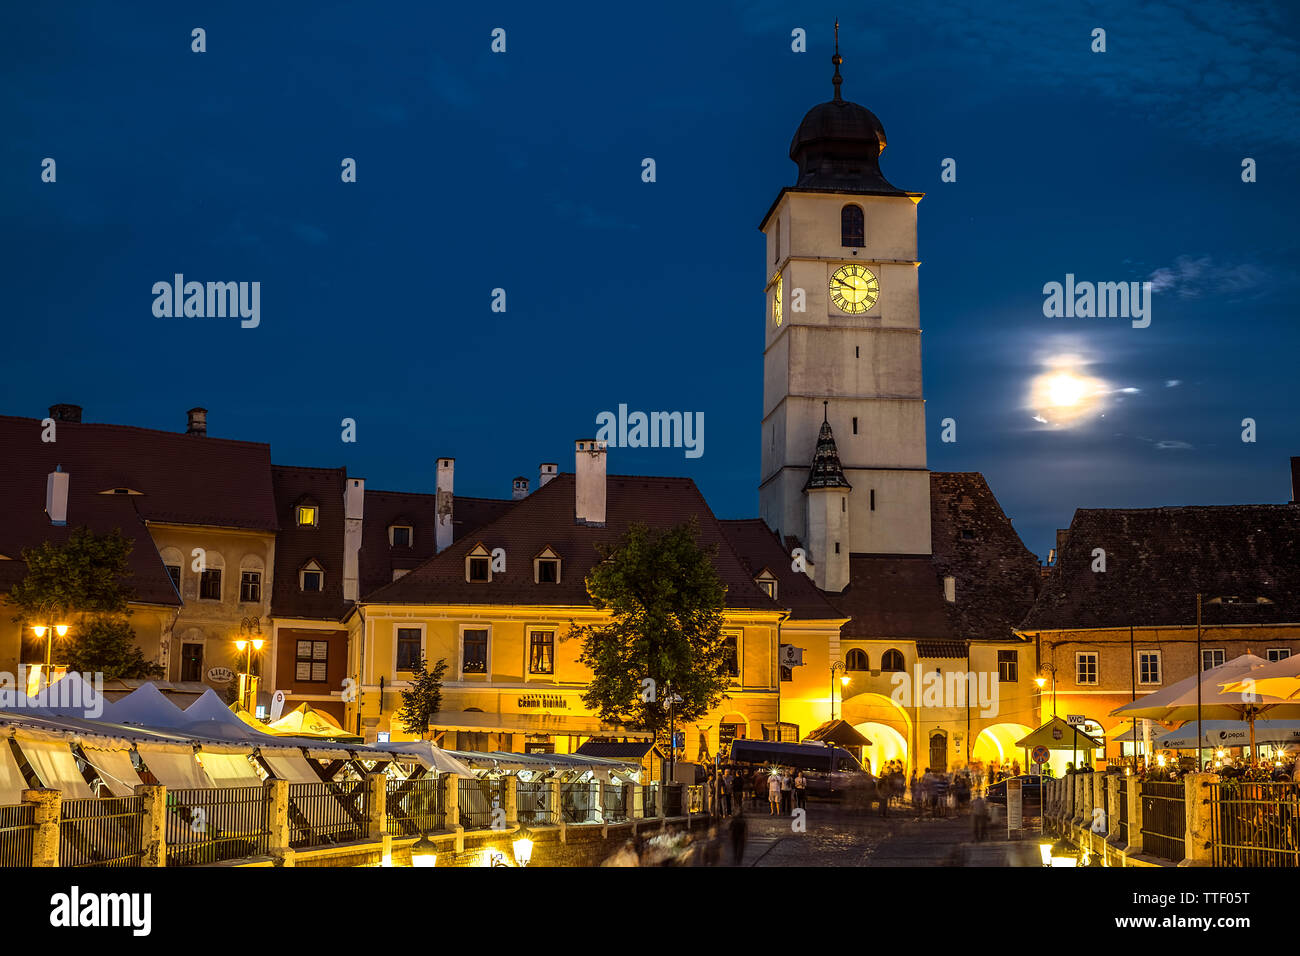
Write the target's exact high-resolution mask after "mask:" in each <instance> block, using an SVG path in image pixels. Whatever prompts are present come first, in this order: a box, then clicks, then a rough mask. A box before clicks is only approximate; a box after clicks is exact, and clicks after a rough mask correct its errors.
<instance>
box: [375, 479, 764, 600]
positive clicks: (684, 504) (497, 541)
mask: <svg viewBox="0 0 1300 956" xmlns="http://www.w3.org/2000/svg"><path fill="white" fill-rule="evenodd" d="M574 484H575V482H574V476H573V475H572V474H561V475H558V476H557V477H555V478H554V479H552V480H551V481H550V482H548V483H547V484H546V485H545V486H544V487H542V488H539V489H538V490H536V491H534V492H533V493H532V494H531V495H529V496H528V497H527V498H524V499H522V500H520V501H516V502H507V504H508V505H511V507H508V508H507V509H506V510H505V512H504V513H503V514H502V515H501V516H500V517H499V518H497V519H496V520H494V521H491V522H489V523H488V524H485V525H483V526H482V527H480V528H478V529H476V530H475V531H474V532H473V533H472V534H466V535H463V536H462V537H461V538H460V539H459V540H458V541H456V542H455V543H454V544H453V545H452V546H451V547H449V548H447V549H446V550H445V551H443V552H442V553H441V554H439V555H437V556H436V557H434V558H432V559H430V560H429V561H426V562H425V563H424V564H422V565H420V567H418V568H416V569H415V570H413V571H411V572H410V573H409V574H407V575H404V576H403V577H401V578H399V579H398V580H397V581H394V582H393V583H391V584H389V585H387V586H385V587H382V588H380V589H379V590H378V591H375V592H374V593H371V594H369V595H367V596H366V598H365V600H366V602H367V603H370V602H373V603H377V604H521V605H560V606H570V607H581V606H587V605H590V600H589V598H588V597H587V590H586V585H585V578H586V575H587V572H588V571H589V570H590V569H591V568H592V566H593V565H594V564H595V563H596V562H597V561H598V560H599V554H598V552H597V550H596V549H597V547H598V546H608V545H614V544H616V543H617V542H618V541H619V540H620V539H621V538H622V536H623V535H624V533H625V532H626V531H627V529H628V528H629V526H631V525H632V524H634V523H643V524H646V525H648V526H650V527H652V528H668V527H672V526H674V525H678V524H682V523H683V522H685V521H687V520H689V519H690V518H691V517H694V518H696V519H697V521H698V522H699V528H700V537H699V541H700V544H701V545H702V546H703V547H705V548H712V547H716V548H717V549H718V553H717V557H716V558H715V559H714V566H715V567H716V568H717V571H718V575H719V577H720V578H721V579H722V583H723V584H724V585H725V586H726V587H727V606H728V607H730V608H748V609H755V610H771V611H775V610H778V609H779V605H778V604H777V603H775V602H773V601H772V599H771V598H769V597H768V596H767V595H766V594H765V593H764V592H763V591H762V590H761V589H760V588H759V587H758V585H756V584H755V583H754V581H753V578H752V576H751V575H750V573H749V570H748V569H747V568H746V567H745V564H744V562H743V561H741V559H740V557H739V555H737V554H736V552H735V550H733V548H732V547H731V544H730V543H729V542H728V540H727V538H726V536H725V535H724V534H723V530H722V526H721V524H720V522H719V521H718V520H717V518H715V517H714V516H713V512H712V511H710V510H709V506H708V505H707V504H706V503H705V501H704V498H703V496H702V495H701V494H700V492H699V489H698V488H696V487H695V483H694V482H693V481H691V480H690V479H689V478H652V477H639V476H632V475H610V476H608V478H607V480H606V522H605V527H603V528H594V527H589V526H584V525H579V524H577V523H576V522H575V521H574ZM368 498H369V496H368V495H367V499H368ZM457 507H459V501H458V502H457ZM367 523H369V515H367ZM480 542H482V544H483V545H484V546H485V547H486V548H487V549H488V550H489V551H491V550H492V549H494V548H504V549H505V551H506V571H505V572H504V573H494V574H493V580H492V581H491V582H490V583H484V584H477V583H476V584H471V583H469V582H467V581H466V580H465V556H466V555H467V554H468V553H469V552H470V551H471V550H473V548H474V547H475V546H476V545H477V544H478V543H480ZM548 546H549V547H551V548H553V549H554V550H555V552H556V553H557V554H558V555H559V556H560V558H561V561H562V568H561V574H560V583H559V584H534V583H533V557H534V556H535V555H536V554H538V553H539V552H540V551H541V550H542V549H543V548H545V547H548Z"/></svg>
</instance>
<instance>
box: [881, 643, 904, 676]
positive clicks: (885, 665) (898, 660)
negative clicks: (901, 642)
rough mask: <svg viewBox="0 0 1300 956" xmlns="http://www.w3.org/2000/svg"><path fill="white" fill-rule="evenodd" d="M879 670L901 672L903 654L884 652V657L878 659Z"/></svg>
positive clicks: (891, 650)
mask: <svg viewBox="0 0 1300 956" xmlns="http://www.w3.org/2000/svg"><path fill="white" fill-rule="evenodd" d="M880 669H881V670H882V671H901V670H903V654H902V652H901V651H896V650H893V649H892V648H891V649H890V650H887V651H885V653H884V656H882V657H881V658H880Z"/></svg>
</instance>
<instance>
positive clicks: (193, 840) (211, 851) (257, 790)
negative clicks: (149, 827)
mask: <svg viewBox="0 0 1300 956" xmlns="http://www.w3.org/2000/svg"><path fill="white" fill-rule="evenodd" d="M268 809H269V793H268V791H267V790H266V789H265V788H264V787H215V788H205V789H202V790H168V791H167V865H168V866H196V865H199V864H202V863H219V862H221V861H223V860H239V859H244V858H246V857H251V856H263V855H266V854H267V853H269V852H270V848H271V828H270V826H269V820H268Z"/></svg>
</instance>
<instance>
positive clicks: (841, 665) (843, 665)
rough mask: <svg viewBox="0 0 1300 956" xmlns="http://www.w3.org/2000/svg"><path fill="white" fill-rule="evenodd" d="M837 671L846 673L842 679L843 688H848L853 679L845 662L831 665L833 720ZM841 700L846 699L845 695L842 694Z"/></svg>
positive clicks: (836, 662)
mask: <svg viewBox="0 0 1300 956" xmlns="http://www.w3.org/2000/svg"><path fill="white" fill-rule="evenodd" d="M836 671H843V672H844V676H843V677H841V678H840V685H841V686H843V687H848V686H849V681H850V680H851V678H850V677H849V665H848V664H846V663H844V662H843V661H834V662H832V663H831V720H834V719H835V672H836ZM840 699H841V700H843V699H844V695H843V694H840Z"/></svg>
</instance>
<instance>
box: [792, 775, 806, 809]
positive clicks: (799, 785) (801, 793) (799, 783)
mask: <svg viewBox="0 0 1300 956" xmlns="http://www.w3.org/2000/svg"><path fill="white" fill-rule="evenodd" d="M794 798H795V801H796V802H797V803H798V804H799V809H800V810H806V809H808V778H807V777H805V776H804V775H803V770H800V771H799V775H798V776H797V777H795V778H794Z"/></svg>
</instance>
